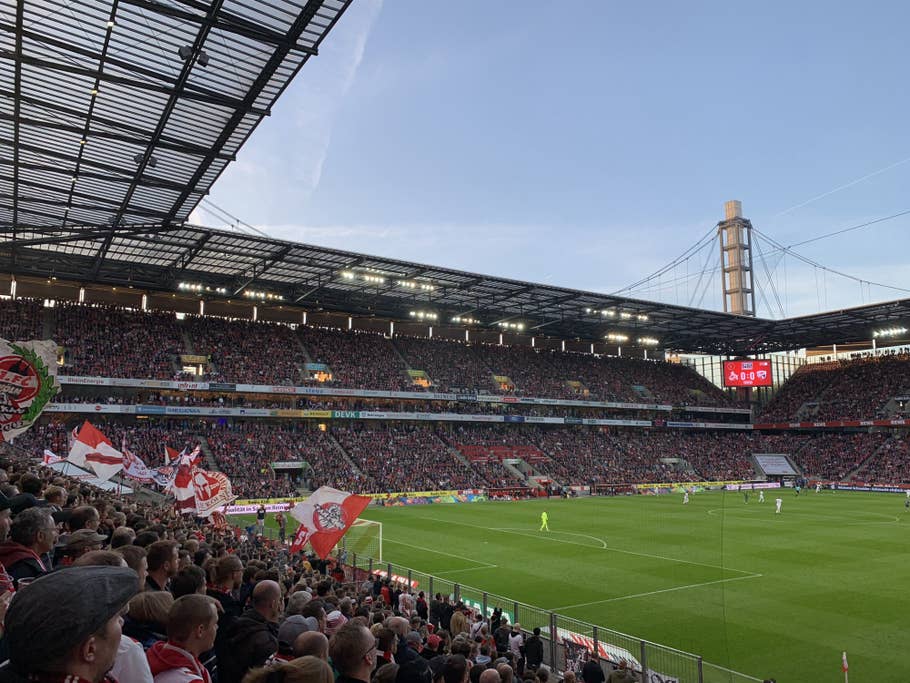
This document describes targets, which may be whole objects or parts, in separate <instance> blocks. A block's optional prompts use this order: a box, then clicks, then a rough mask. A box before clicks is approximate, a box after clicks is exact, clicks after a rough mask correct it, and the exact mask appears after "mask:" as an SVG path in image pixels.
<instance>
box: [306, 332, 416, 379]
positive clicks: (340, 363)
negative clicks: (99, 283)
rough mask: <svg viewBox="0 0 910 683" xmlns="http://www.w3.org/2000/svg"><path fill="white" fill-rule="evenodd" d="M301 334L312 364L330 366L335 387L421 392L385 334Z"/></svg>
mask: <svg viewBox="0 0 910 683" xmlns="http://www.w3.org/2000/svg"><path fill="white" fill-rule="evenodd" d="M297 332H298V334H299V335H300V339H301V341H302V342H303V346H304V348H306V350H307V353H308V354H309V356H310V359H311V360H312V362H314V363H324V364H325V365H328V366H329V369H330V370H331V371H332V384H333V385H335V386H339V387H349V388H359V389H385V390H387V391H419V387H417V386H415V385H414V383H413V382H411V381H410V379H409V378H408V376H407V372H406V368H405V365H404V362H403V361H402V360H401V358H400V357H399V355H398V353H397V352H396V351H395V349H394V347H393V346H392V342H390V341H389V340H388V339H386V338H385V337H384V336H382V335H381V334H373V333H369V332H343V331H342V330H335V329H330V328H314V327H300V328H298V330H297Z"/></svg>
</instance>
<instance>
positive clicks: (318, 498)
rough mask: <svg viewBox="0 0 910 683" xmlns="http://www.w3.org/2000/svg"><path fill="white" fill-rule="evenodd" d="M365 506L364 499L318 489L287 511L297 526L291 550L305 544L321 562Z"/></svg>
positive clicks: (349, 494)
mask: <svg viewBox="0 0 910 683" xmlns="http://www.w3.org/2000/svg"><path fill="white" fill-rule="evenodd" d="M369 504H370V498H368V497H367V496H355V495H354V494H351V493H345V492H344V491H339V490H338V489H333V488H331V487H330V486H322V487H320V488H319V489H317V490H316V491H315V492H314V493H313V495H311V496H310V497H309V498H307V499H306V500H305V501H303V502H302V503H297V505H295V506H294V507H293V508H291V517H293V518H294V519H296V520H297V521H298V522H300V527H299V528H298V529H297V533H296V534H295V535H294V542H293V544H292V545H291V550H292V551H293V550H294V548H295V547H299V548H302V547H303V546H304V545H305V544H306V543H307V542H309V544H310V545H311V546H312V547H313V550H314V551H315V552H316V554H317V555H318V556H319V557H320V558H321V559H323V560H324V559H325V558H326V557H328V556H329V553H330V552H331V551H332V548H334V547H335V546H336V545H338V541H340V540H341V538H342V536H344V535H345V534H346V533H347V531H348V529H350V528H351V525H352V524H353V523H354V520H355V519H357V518H358V517H359V516H360V513H361V512H363V511H364V510H365V509H366V506H367V505H369Z"/></svg>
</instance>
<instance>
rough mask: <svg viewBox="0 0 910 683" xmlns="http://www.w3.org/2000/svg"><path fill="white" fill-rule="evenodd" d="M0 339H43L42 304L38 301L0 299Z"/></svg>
mask: <svg viewBox="0 0 910 683" xmlns="http://www.w3.org/2000/svg"><path fill="white" fill-rule="evenodd" d="M0 339H5V340H7V341H31V340H33V339H44V302H42V301H40V300H38V299H0Z"/></svg>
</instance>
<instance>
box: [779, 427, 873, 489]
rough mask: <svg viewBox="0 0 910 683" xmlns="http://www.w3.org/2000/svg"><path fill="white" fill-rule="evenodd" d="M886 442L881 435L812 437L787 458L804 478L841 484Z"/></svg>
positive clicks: (842, 434) (838, 434)
mask: <svg viewBox="0 0 910 683" xmlns="http://www.w3.org/2000/svg"><path fill="white" fill-rule="evenodd" d="M887 438H888V436H887V434H885V433H884V432H872V433H869V432H857V433H853V434H844V433H840V432H836V433H834V432H832V433H829V434H819V435H813V437H812V438H811V439H808V440H806V442H805V444H804V445H803V446H802V447H801V448H800V449H799V450H797V451H795V452H794V453H792V454H791V458H792V459H793V460H795V461H796V463H797V464H798V465H799V467H800V468H801V469H802V471H803V473H804V474H805V475H806V476H807V477H814V478H817V479H824V480H828V481H842V480H844V479H845V478H846V477H847V475H849V474H850V473H851V472H852V471H853V470H855V469H857V468H858V467H859V466H860V465H861V464H862V463H863V462H864V461H865V460H866V459H867V458H870V457H871V456H872V455H873V454H874V453H875V452H876V450H877V449H878V448H879V447H880V446H881V445H882V443H883V442H884V441H885V440H886V439H887Z"/></svg>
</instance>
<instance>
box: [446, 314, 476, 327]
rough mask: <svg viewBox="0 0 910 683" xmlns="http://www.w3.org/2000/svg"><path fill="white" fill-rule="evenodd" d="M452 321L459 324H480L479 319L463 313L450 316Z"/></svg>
mask: <svg viewBox="0 0 910 683" xmlns="http://www.w3.org/2000/svg"><path fill="white" fill-rule="evenodd" d="M452 322H453V323H458V324H461V325H480V321H479V320H478V319H477V318H468V317H466V316H463V315H456V316H455V317H454V318H452Z"/></svg>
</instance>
